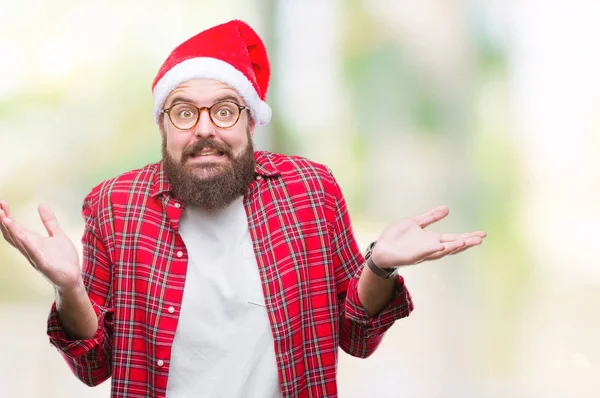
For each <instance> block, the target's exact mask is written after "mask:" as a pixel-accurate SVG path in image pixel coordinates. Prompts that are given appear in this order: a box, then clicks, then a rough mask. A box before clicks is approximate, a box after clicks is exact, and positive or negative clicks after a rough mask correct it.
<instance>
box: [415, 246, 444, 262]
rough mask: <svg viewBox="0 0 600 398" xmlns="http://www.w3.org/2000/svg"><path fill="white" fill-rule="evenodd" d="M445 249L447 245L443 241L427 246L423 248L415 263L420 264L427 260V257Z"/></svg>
mask: <svg viewBox="0 0 600 398" xmlns="http://www.w3.org/2000/svg"><path fill="white" fill-rule="evenodd" d="M444 250H445V246H444V245H443V244H441V243H439V244H435V245H431V246H429V247H426V248H425V249H423V250H422V252H421V253H420V255H418V256H417V258H416V261H415V262H414V263H413V264H418V263H420V262H422V261H425V259H427V258H429V257H431V256H435V255H437V254H438V253H442V252H443V251H444Z"/></svg>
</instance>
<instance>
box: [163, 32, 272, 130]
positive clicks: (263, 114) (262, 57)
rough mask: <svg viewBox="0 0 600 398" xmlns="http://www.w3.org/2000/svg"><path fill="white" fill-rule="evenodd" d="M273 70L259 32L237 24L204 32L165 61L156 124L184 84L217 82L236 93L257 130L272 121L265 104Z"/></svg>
mask: <svg viewBox="0 0 600 398" xmlns="http://www.w3.org/2000/svg"><path fill="white" fill-rule="evenodd" d="M270 73H271V69H270V67H269V59H268V57H267V51H266V49H265V45H264V44H263V42H262V40H261V39H260V37H259V36H258V34H256V32H255V31H254V30H253V29H252V28H251V27H250V26H249V25H248V24H246V23H245V22H242V21H238V20H234V21H230V22H227V23H224V24H221V25H218V26H215V27H212V28H210V29H207V30H205V31H202V32H200V33H198V34H197V35H196V36H194V37H192V38H190V39H188V40H187V41H185V42H184V43H182V44H181V45H179V46H178V47H177V48H175V50H173V52H172V53H171V54H170V55H169V57H168V58H167V59H166V61H165V62H164V64H163V65H162V67H161V68H160V70H159V71H158V74H157V75H156V78H155V79H154V82H153V83H152V95H153V97H154V121H155V123H156V124H157V125H158V123H159V117H160V115H161V113H162V109H163V106H164V103H165V100H166V99H167V97H168V96H169V94H170V93H171V91H173V90H174V89H175V88H177V86H179V85H180V84H181V83H183V82H185V81H188V80H193V79H214V80H218V81H221V82H223V83H225V84H227V85H229V86H230V87H231V88H233V89H234V90H236V91H237V92H238V93H239V94H240V96H241V97H242V98H243V99H244V101H245V102H246V106H247V107H248V109H249V111H250V115H251V116H252V118H253V119H254V122H255V123H256V124H257V125H258V126H262V125H265V124H267V123H269V121H270V120H271V107H270V106H269V105H268V104H267V103H266V102H265V97H266V94H267V87H268V86H269V76H270Z"/></svg>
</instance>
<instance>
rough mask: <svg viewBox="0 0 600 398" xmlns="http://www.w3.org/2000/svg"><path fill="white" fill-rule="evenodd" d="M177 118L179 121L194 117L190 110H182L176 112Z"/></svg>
mask: <svg viewBox="0 0 600 398" xmlns="http://www.w3.org/2000/svg"><path fill="white" fill-rule="evenodd" d="M177 117H179V118H181V119H191V118H193V117H194V111H192V110H191V109H190V108H184V109H180V110H178V111H177Z"/></svg>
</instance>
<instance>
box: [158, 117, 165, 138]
mask: <svg viewBox="0 0 600 398" xmlns="http://www.w3.org/2000/svg"><path fill="white" fill-rule="evenodd" d="M158 130H159V131H160V136H161V137H162V138H163V140H164V139H165V138H166V136H167V125H166V123H165V114H164V113H161V115H160V116H159V117H158Z"/></svg>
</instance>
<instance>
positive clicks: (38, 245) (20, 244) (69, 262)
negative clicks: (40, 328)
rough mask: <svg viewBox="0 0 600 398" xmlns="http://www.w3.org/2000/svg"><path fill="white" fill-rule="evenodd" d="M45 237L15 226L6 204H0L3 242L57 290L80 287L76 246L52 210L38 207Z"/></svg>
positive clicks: (0, 226) (0, 224)
mask: <svg viewBox="0 0 600 398" xmlns="http://www.w3.org/2000/svg"><path fill="white" fill-rule="evenodd" d="M38 212H39V213H40V218H41V219H42V223H43V224H44V227H45V228H46V231H48V235H49V236H48V237H44V236H41V235H40V234H38V233H35V232H33V231H29V230H27V229H25V228H23V227H22V226H20V225H19V224H17V223H16V222H15V221H14V219H13V218H12V216H11V214H10V210H9V208H8V204H7V203H6V202H4V201H0V229H1V230H2V236H3V237H4V239H5V240H6V241H7V242H8V243H10V244H11V245H12V246H14V247H15V248H16V249H17V250H19V251H20V252H21V254H22V255H23V256H24V257H25V258H26V259H27V260H28V261H29V263H30V264H31V265H32V266H33V268H35V269H36V270H38V271H39V272H40V273H41V274H42V275H44V276H45V277H46V278H47V279H48V280H49V281H50V282H51V283H52V284H53V285H54V286H55V287H56V288H58V289H59V290H71V289H74V288H76V287H78V286H79V285H80V284H81V267H80V263H79V255H78V254H77V250H76V249H75V245H74V244H73V242H72V241H71V239H69V237H68V236H67V235H66V234H65V233H64V231H63V230H62V229H60V227H59V225H58V222H57V221H56V217H55V216H54V213H53V212H52V210H51V209H50V208H49V207H48V206H45V205H40V206H39V207H38Z"/></svg>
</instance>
